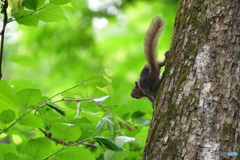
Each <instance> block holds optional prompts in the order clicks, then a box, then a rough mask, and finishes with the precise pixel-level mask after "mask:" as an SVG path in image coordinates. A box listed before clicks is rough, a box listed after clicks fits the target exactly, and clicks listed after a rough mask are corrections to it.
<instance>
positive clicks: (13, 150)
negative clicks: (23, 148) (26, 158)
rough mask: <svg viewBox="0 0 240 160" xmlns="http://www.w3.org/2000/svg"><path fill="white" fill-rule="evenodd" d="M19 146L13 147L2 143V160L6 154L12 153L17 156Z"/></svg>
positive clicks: (0, 151)
mask: <svg viewBox="0 0 240 160" xmlns="http://www.w3.org/2000/svg"><path fill="white" fill-rule="evenodd" d="M16 148H17V145H12V144H5V143H2V142H1V143H0V153H1V154H0V159H1V160H2V159H3V158H4V153H7V152H9V151H11V153H13V154H17V150H16Z"/></svg>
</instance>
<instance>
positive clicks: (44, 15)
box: [37, 4, 67, 22]
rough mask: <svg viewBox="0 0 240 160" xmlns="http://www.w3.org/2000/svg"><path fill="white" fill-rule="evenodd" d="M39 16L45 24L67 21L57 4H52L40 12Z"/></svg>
mask: <svg viewBox="0 0 240 160" xmlns="http://www.w3.org/2000/svg"><path fill="white" fill-rule="evenodd" d="M37 16H38V18H39V19H40V20H42V21H44V22H54V21H60V20H66V19H67V18H66V16H65V15H64V12H63V10H62V8H61V7H59V6H58V5H55V4H50V5H49V6H47V7H46V8H44V9H42V10H40V11H39V13H38V14H37Z"/></svg>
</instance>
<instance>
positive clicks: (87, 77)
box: [80, 71, 109, 87]
mask: <svg viewBox="0 0 240 160" xmlns="http://www.w3.org/2000/svg"><path fill="white" fill-rule="evenodd" d="M80 78H81V81H83V82H86V83H87V84H92V85H94V86H98V87H104V86H106V85H109V82H108V81H107V80H106V79H105V78H104V77H103V76H102V75H100V74H95V73H93V72H90V71H83V72H81V73H80Z"/></svg>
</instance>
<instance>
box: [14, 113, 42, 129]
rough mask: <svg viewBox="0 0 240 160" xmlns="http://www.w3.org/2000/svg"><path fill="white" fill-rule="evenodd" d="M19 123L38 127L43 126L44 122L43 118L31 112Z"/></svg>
mask: <svg viewBox="0 0 240 160" xmlns="http://www.w3.org/2000/svg"><path fill="white" fill-rule="evenodd" d="M19 124H21V125H26V126H30V127H36V128H43V127H44V124H43V121H42V119H40V118H39V117H37V116H35V115H33V114H31V113H29V114H27V115H26V116H24V117H23V118H22V119H21V120H20V121H19Z"/></svg>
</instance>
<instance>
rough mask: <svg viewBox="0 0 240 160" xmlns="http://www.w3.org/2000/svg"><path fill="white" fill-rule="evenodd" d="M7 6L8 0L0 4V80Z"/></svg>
mask: <svg viewBox="0 0 240 160" xmlns="http://www.w3.org/2000/svg"><path fill="white" fill-rule="evenodd" d="M7 8H8V1H7V0H5V1H4V2H3V5H2V13H3V14H4V18H3V27H2V31H1V33H0V34H1V50H0V80H1V78H2V59H3V45H4V33H5V28H6V25H7V21H8V15H7Z"/></svg>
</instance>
